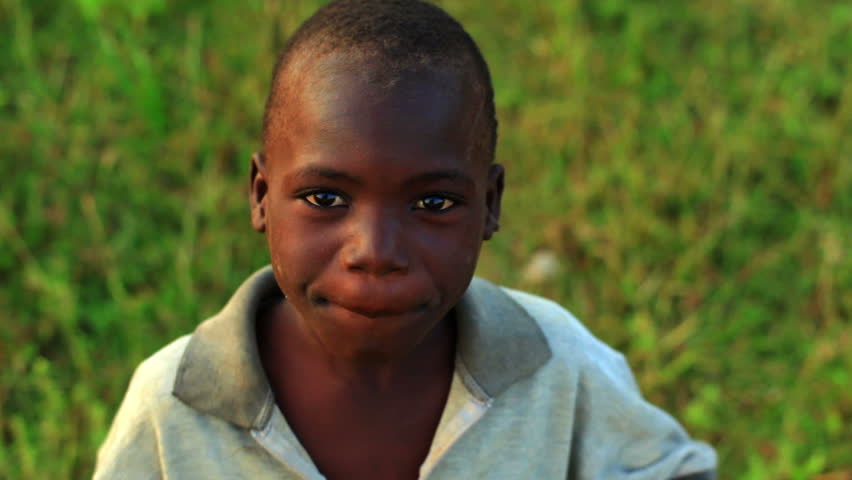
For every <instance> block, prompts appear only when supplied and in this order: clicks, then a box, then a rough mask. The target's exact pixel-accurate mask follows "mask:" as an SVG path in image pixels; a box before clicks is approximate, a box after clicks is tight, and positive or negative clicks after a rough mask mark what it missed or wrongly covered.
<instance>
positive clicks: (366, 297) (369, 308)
mask: <svg viewBox="0 0 852 480" xmlns="http://www.w3.org/2000/svg"><path fill="white" fill-rule="evenodd" d="M332 285H334V288H322V287H321V286H317V288H311V289H310V290H312V291H310V292H309V294H308V296H309V298H310V299H311V301H312V302H313V304H314V305H315V306H317V307H320V308H334V309H342V310H344V311H346V312H349V313H353V314H356V315H358V316H362V317H367V318H382V317H394V316H400V315H408V314H413V313H421V312H423V311H425V310H427V309H428V307H429V305H431V304H432V301H430V299H431V300H434V295H425V294H424V293H423V292H424V290H425V289H418V288H412V287H413V286H411V285H406V284H405V282H391V283H388V282H382V283H381V284H378V283H373V282H369V281H367V282H364V281H360V282H352V283H350V282H335V283H334V284H332ZM427 291H428V290H427Z"/></svg>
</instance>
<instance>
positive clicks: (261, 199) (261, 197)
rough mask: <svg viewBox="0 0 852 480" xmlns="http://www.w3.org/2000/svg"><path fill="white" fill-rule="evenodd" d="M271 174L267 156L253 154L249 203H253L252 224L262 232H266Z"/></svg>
mask: <svg viewBox="0 0 852 480" xmlns="http://www.w3.org/2000/svg"><path fill="white" fill-rule="evenodd" d="M268 178H269V176H268V174H267V169H266V158H265V157H264V156H263V154H262V153H260V152H255V153H254V154H253V155H252V156H251V174H250V178H249V179H250V181H251V187H250V188H251V191H250V192H249V205H251V226H252V228H254V229H255V230H257V231H258V232H260V233H264V232H266V213H267V211H268V209H267V206H266V203H267V202H266V192H267V191H269V180H268Z"/></svg>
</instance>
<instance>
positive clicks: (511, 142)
mask: <svg viewBox="0 0 852 480" xmlns="http://www.w3.org/2000/svg"><path fill="white" fill-rule="evenodd" d="M317 4H318V2H314V1H295V0H293V1H288V2H275V1H271V0H269V1H263V2H261V1H249V2H224V1H221V0H219V1H213V2H201V1H189V0H186V1H182V2H165V1H163V0H145V1H143V0H138V1H135V2H119V1H117V0H76V1H65V2H61V1H58V0H40V1H38V2H25V1H24V0H0V26H2V31H3V32H4V33H5V34H6V35H4V37H5V38H7V41H6V43H5V44H4V45H5V47H4V48H3V49H0V74H1V75H2V82H0V131H2V132H3V134H2V135H0V158H2V163H0V175H2V178H3V183H2V185H3V186H2V188H0V239H2V248H0V320H2V328H0V366H2V368H0V411H2V415H0V477H2V478H14V479H36V478H84V477H87V476H89V475H90V474H91V469H92V466H93V459H94V454H95V450H96V448H97V446H98V445H99V444H100V442H101V441H102V439H103V437H104V435H105V433H106V430H107V428H108V427H109V423H110V421H111V418H112V415H113V414H114V412H115V409H116V407H117V405H118V403H119V402H120V400H121V397H122V395H123V393H124V390H125V388H126V386H127V382H128V380H129V376H130V374H131V372H132V370H133V368H134V367H135V366H136V365H137V364H138V363H139V362H140V361H141V360H142V359H143V358H145V357H146V356H148V355H150V354H151V353H153V352H154V351H156V350H157V349H158V348H159V347H160V346H162V345H164V344H165V343H166V342H168V341H169V340H170V339H173V338H175V337H176V336H179V335H181V334H184V333H187V332H190V331H191V330H192V329H193V328H194V325H196V324H197V322H199V321H200V320H201V319H203V318H205V317H206V316H208V315H210V314H212V313H214V312H215V311H217V310H218V308H220V307H221V305H222V303H223V301H224V299H225V298H227V296H228V295H229V293H230V292H231V291H232V290H233V289H234V288H235V287H236V285H238V284H239V283H240V281H241V280H242V279H243V278H244V277H245V276H246V275H247V274H248V273H250V272H251V271H253V270H254V269H255V268H257V267H259V266H261V265H263V264H265V263H266V262H267V261H268V257H267V254H266V251H265V247H264V243H263V241H262V238H261V237H260V236H258V235H254V234H252V233H250V226H249V220H248V210H247V202H246V196H247V172H248V159H249V155H250V154H251V152H252V151H253V150H254V149H256V148H257V147H258V132H259V128H260V119H261V112H262V106H263V105H262V104H263V100H264V97H265V92H266V89H267V87H268V85H267V84H268V79H269V74H270V70H271V67H272V64H273V62H274V57H275V52H276V50H277V48H279V47H280V46H281V44H282V42H283V39H284V38H286V35H287V34H288V33H289V32H291V31H292V30H293V29H294V28H295V27H296V26H297V25H298V24H299V23H300V22H301V21H302V20H303V19H304V18H306V17H307V16H308V15H309V14H310V13H311V12H312V11H313V10H314V9H315V8H316V5H317ZM441 4H442V5H443V6H444V7H445V8H447V9H448V10H449V11H450V12H451V13H453V14H454V15H456V16H457V17H458V18H459V19H460V20H461V21H462V22H463V23H464V24H465V25H466V26H467V27H468V29H469V30H470V31H471V33H472V34H473V35H474V37H475V38H476V39H477V40H478V42H479V43H480V45H481V47H482V49H483V51H484V53H485V55H486V57H487V59H488V61H489V63H490V65H491V68H492V73H493V77H494V82H495V87H496V91H497V104H498V110H499V119H500V145H499V150H498V157H499V161H500V162H502V163H504V164H505V165H506V167H507V170H508V183H507V188H508V192H507V197H506V202H505V205H504V208H505V214H504V215H505V218H504V221H503V229H502V231H501V232H500V233H499V234H498V235H497V237H496V238H495V239H494V240H492V241H491V242H489V243H488V244H487V246H486V250H485V251H484V253H483V257H482V260H481V262H480V269H479V272H480V274H482V275H484V276H486V277H489V278H491V279H493V280H496V281H499V282H502V283H504V284H507V285H511V286H515V287H519V288H525V289H528V290H532V291H535V292H537V293H540V294H544V295H547V296H550V297H553V298H555V299H557V300H559V301H560V302H562V303H563V304H564V305H566V306H567V307H568V308H569V309H571V310H572V311H573V312H574V313H575V314H576V315H577V316H578V317H579V318H581V319H583V320H584V321H585V323H586V324H587V325H588V326H589V327H590V328H591V330H592V331H594V332H595V333H596V334H597V335H598V336H600V337H601V338H603V339H604V340H606V341H607V342H608V343H610V344H612V345H614V346H616V347H617V348H619V349H621V350H622V351H624V352H625V353H626V355H627V357H628V359H629V360H630V363H631V365H632V366H633V368H634V371H635V372H636V375H637V378H638V380H639V382H640V384H641V386H642V388H643V391H644V392H645V394H646V396H647V397H648V398H649V399H650V400H652V401H653V402H655V403H656V404H658V405H660V406H662V407H663V408H665V409H667V410H669V411H670V412H672V413H673V414H674V415H675V416H676V417H677V418H679V419H680V420H681V421H682V423H684V425H685V426H686V427H687V429H688V430H689V431H690V432H691V433H692V434H693V435H694V436H695V437H697V438H701V439H705V440H707V441H710V442H711V443H713V444H714V445H715V446H716V447H717V449H718V451H719V454H720V458H721V478H739V479H755V480H756V479H768V478H772V479H806V478H820V476H822V478H825V479H828V478H850V476H852V448H850V445H852V435H850V432H851V431H852V428H850V426H851V425H852V373H850V372H852V355H850V353H849V352H852V322H850V316H852V257H850V255H849V248H850V240H852V221H850V219H852V154H850V152H852V135H850V131H852V130H850V129H851V128H852V64H850V55H849V52H852V7H850V6H849V5H848V4H846V3H845V2H841V1H828V0H813V1H809V2H805V1H795V0H767V1H764V2H757V1H746V0H721V1H712V2H711V1H709V0H695V1H692V2H662V1H654V0H640V1H627V0H597V1H591V0H560V1H558V2H557V1H553V2H525V1H522V0H493V1H491V2H470V1H462V0H445V1H443V2H441ZM541 251H547V252H551V253H554V254H556V256H557V258H558V259H559V261H560V268H559V269H557V271H556V273H555V274H554V275H553V276H552V277H551V278H549V279H548V281H546V282H535V281H532V280H529V279H526V278H525V277H524V276H523V275H520V274H519V272H521V271H522V270H523V268H524V266H525V265H526V264H527V262H528V261H529V259H530V258H531V256H532V255H533V254H534V253H536V252H541ZM831 474H835V475H836V476H831ZM823 475H824V476H823Z"/></svg>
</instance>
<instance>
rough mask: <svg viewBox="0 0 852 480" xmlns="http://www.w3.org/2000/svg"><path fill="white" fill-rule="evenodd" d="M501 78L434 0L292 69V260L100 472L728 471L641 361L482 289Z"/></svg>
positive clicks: (205, 344)
mask: <svg viewBox="0 0 852 480" xmlns="http://www.w3.org/2000/svg"><path fill="white" fill-rule="evenodd" d="M495 141H496V120H495V115H494V103H493V92H492V87H491V80H490V77H489V73H488V69H487V66H486V64H485V62H484V60H483V59H482V56H481V55H480V53H479V50H478V49H477V47H476V45H475V44H474V43H473V41H472V40H471V39H470V37H469V36H468V35H467V33H465V31H464V30H463V29H462V27H461V26H460V25H459V24H458V23H457V22H455V20H453V19H452V18H450V17H449V16H448V15H447V14H446V13H444V12H443V11H442V10H440V9H439V8H437V7H434V6H431V5H429V4H426V3H421V2H420V1H417V0H343V1H340V2H335V3H332V4H330V5H327V6H326V7H324V8H322V9H321V10H320V11H318V12H317V13H316V14H315V15H314V16H313V17H312V18H311V19H309V20H308V21H307V22H306V23H305V24H304V25H303V26H302V27H301V28H300V29H299V31H298V32H297V33H296V34H295V35H294V36H293V38H291V39H290V41H289V43H288V45H287V47H286V48H285V50H284V52H283V53H282V55H281V57H280V59H279V61H278V64H277V65H276V68H275V73H274V77H273V82H272V88H271V91H270V94H269V98H268V100H267V105H266V113H265V116H264V131H263V150H262V152H261V153H258V154H255V155H254V157H253V158H252V165H251V194H250V203H251V212H252V214H251V220H252V225H253V227H254V228H255V229H256V230H257V231H259V232H263V233H264V234H265V235H266V239H267V243H268V246H269V251H270V255H271V260H272V261H271V263H272V266H271V267H268V268H266V269H263V270H261V271H259V272H257V273H256V274H254V275H253V276H252V277H250V278H249V279H248V280H246V282H245V283H244V284H243V285H242V286H241V287H240V288H239V290H238V291H237V292H236V293H235V294H234V296H233V297H232V298H231V300H230V301H229V302H228V304H227V305H226V306H225V308H224V309H223V310H222V312H220V313H219V314H218V315H216V316H214V317H213V318H211V319H209V320H207V321H205V322H204V323H202V324H201V325H200V326H199V327H198V329H197V330H196V331H195V332H194V333H193V334H192V335H191V336H186V337H183V338H180V339H178V340H177V341H175V342H173V343H172V344H171V345H169V346H167V347H165V348H164V349H163V350H161V351H160V352H158V353H156V354H155V355H154V356H153V357H151V358H150V359H148V360H146V361H145V362H144V363H143V364H142V365H141V366H140V367H139V368H138V369H137V371H136V373H135V374H134V378H133V380H132V381H131V384H130V387H129V388H128V392H127V395H126V398H125V399H124V402H123V404H122V406H121V408H120V410H119V412H118V414H117V416H116V419H115V421H114V423H113V426H112V429H111V430H110V433H109V436H108V437H107V439H106V441H105V442H104V445H103V446H102V447H101V450H100V452H99V456H98V469H97V472H96V473H95V477H96V478H160V477H168V478H305V479H317V478H330V479H350V478H356V479H357V478H369V479H414V478H427V477H428V478H433V479H445V478H457V479H470V478H497V479H516V478H536V479H538V478H542V479H551V478H552V479H556V478H561V479H564V478H571V479H603V478H613V479H632V480H639V479H671V478H680V479H707V478H713V475H714V474H713V471H714V468H715V454H714V453H713V450H712V449H711V448H710V447H708V446H706V445H704V444H701V443H697V442H693V441H691V440H690V439H689V437H688V436H687V435H686V433H685V432H684V431H683V429H682V428H681V427H680V426H679V425H678V424H677V423H676V422H675V421H674V420H673V419H672V418H671V417H669V416H668V415H667V414H665V413H663V412H662V411H660V410H658V409H656V408H655V407H653V406H651V405H650V404H648V403H646V402H645V401H644V400H643V399H642V397H641V396H640V394H639V393H638V390H637V388H636V385H635V383H634V380H633V377H632V375H631V373H630V371H629V369H628V367H627V366H626V364H625V362H624V360H623V357H622V356H620V355H619V354H618V353H616V352H614V351H612V350H610V349H609V348H608V347H606V346H605V345H603V344H602V343H600V342H599V341H598V340H596V339H595V338H594V337H592V336H591V334H589V333H588V332H587V331H586V330H585V329H584V327H582V326H581V325H580V324H579V322H578V321H577V320H576V319H574V318H573V317H572V316H571V315H570V314H569V313H567V312H566V311H565V310H563V309H561V308H560V307H558V306H557V305H555V304H553V303H552V302H549V301H547V300H544V299H541V298H538V297H534V296H532V295H529V294H525V293H521V292H517V291H512V290H508V289H503V288H500V287H496V286H494V285H492V284H490V283H488V282H486V281H484V280H478V279H474V280H472V277H473V272H474V268H475V266H476V261H477V258H478V254H479V249H480V246H481V243H482V241H483V240H487V239H489V238H490V237H491V236H492V235H493V234H494V233H495V232H496V231H497V229H498V219H499V216H500V199H501V194H502V190H503V176H504V175H503V167H502V166H500V165H498V164H494V163H493V158H494V146H495Z"/></svg>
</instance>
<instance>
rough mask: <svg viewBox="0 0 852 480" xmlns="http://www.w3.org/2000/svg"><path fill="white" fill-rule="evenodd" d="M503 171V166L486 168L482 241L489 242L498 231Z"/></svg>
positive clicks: (497, 165)
mask: <svg viewBox="0 0 852 480" xmlns="http://www.w3.org/2000/svg"><path fill="white" fill-rule="evenodd" d="M504 178H505V169H504V168H503V165H500V164H497V163H495V164H493V165H491V166H490V167H489V168H488V190H487V193H486V194H485V208H486V209H487V217H485V230H484V231H483V233H482V239H483V240H490V239H491V237H492V236H494V234H495V233H496V232H497V230H500V202H501V201H502V200H503V179H504Z"/></svg>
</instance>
